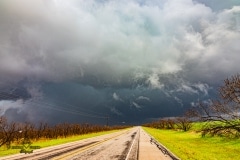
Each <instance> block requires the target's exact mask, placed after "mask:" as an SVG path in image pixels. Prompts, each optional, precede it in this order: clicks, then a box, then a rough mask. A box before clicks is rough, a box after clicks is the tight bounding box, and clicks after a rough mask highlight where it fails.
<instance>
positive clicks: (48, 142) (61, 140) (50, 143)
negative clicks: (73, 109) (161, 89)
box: [0, 130, 119, 157]
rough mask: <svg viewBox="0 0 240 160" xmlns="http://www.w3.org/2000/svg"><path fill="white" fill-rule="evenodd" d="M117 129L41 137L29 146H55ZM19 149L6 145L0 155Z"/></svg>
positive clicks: (16, 151) (1, 149)
mask: <svg viewBox="0 0 240 160" xmlns="http://www.w3.org/2000/svg"><path fill="white" fill-rule="evenodd" d="M117 131H119V130H111V131H104V132H97V133H90V134H84V135H79V136H71V137H67V138H58V139H51V140H49V139H41V140H38V141H32V145H31V146H40V147H41V148H44V147H50V146H55V145H59V144H64V143H68V142H74V141H78V140H82V139H86V138H92V137H96V136H101V135H104V134H109V133H114V132H117ZM14 145H17V144H12V146H14ZM19 151H20V149H7V147H6V146H2V147H0V157H3V156H7V155H12V154H17V153H19Z"/></svg>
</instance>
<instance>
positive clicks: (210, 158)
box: [143, 124, 240, 160]
mask: <svg viewBox="0 0 240 160" xmlns="http://www.w3.org/2000/svg"><path fill="white" fill-rule="evenodd" d="M198 125H201V124H197V126H194V127H196V128H198V127H199V126H198ZM143 129H144V130H145V131H147V132H148V133H149V134H150V135H152V136H153V137H154V138H156V140H158V141H159V142H160V143H162V144H163V145H164V146H166V147H167V148H168V149H169V150H171V151H172V152H173V153H174V154H175V155H177V156H178V157H179V158H181V159H182V160H185V159H186V160H193V159H195V160H206V159H207V160H238V159H239V150H240V139H226V138H222V137H201V134H200V133H196V132H194V131H189V132H182V131H174V130H159V129H153V128H146V127H143Z"/></svg>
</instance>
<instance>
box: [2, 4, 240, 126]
mask: <svg viewBox="0 0 240 160" xmlns="http://www.w3.org/2000/svg"><path fill="white" fill-rule="evenodd" d="M239 62H240V1H239V0H228V1H226V0H121V1H117V0H87V1H86V0H67V1H66V0H34V1H33V0H1V1H0V116H6V117H7V118H8V119H9V120H14V121H23V122H25V121H31V122H40V121H46V122H49V123H52V124H56V123H61V122H79V123H82V122H89V123H101V124H105V123H106V117H109V122H110V124H121V123H124V122H125V123H128V124H136V123H143V122H147V121H150V120H153V119H156V118H161V117H171V116H179V115H181V114H183V113H184V112H185V111H186V110H187V109H188V108H190V107H191V106H194V105H195V104H196V103H197V102H198V101H208V100H209V99H211V98H215V97H216V95H217V94H216V91H217V88H218V87H219V85H221V84H222V82H223V80H224V79H225V78H227V77H230V76H232V75H234V74H238V73H239Z"/></svg>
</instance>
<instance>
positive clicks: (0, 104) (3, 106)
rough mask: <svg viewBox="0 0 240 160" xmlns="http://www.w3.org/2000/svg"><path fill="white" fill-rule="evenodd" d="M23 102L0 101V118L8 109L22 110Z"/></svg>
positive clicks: (20, 100)
mask: <svg viewBox="0 0 240 160" xmlns="http://www.w3.org/2000/svg"><path fill="white" fill-rule="evenodd" d="M23 105H24V101H23V100H22V99H19V100H16V101H13V100H1V101H0V116H2V115H4V114H5V112H6V111H7V110H8V109H19V110H20V109H21V108H23Z"/></svg>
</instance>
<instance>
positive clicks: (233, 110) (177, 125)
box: [145, 75, 240, 138]
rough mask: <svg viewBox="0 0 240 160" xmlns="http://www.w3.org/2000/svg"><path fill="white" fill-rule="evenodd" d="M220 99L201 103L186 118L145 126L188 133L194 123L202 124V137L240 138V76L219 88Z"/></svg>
mask: <svg viewBox="0 0 240 160" xmlns="http://www.w3.org/2000/svg"><path fill="white" fill-rule="evenodd" d="M218 92H219V99H218V100H210V101H209V102H208V103H206V102H201V103H199V104H198V105H197V106H195V107H193V108H191V109H190V110H188V111H187V113H186V114H185V116H183V117H180V118H173V119H161V120H159V121H155V122H152V123H149V124H146V125H145V126H148V127H154V128H161V129H182V130H184V131H187V130H189V129H190V128H191V126H192V121H199V122H202V128H201V130H200V131H201V133H202V136H205V135H211V136H215V135H217V136H227V137H234V138H239V137H240V75H235V76H232V77H231V78H227V79H226V80H225V81H224V85H223V86H221V87H219V90H218Z"/></svg>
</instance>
